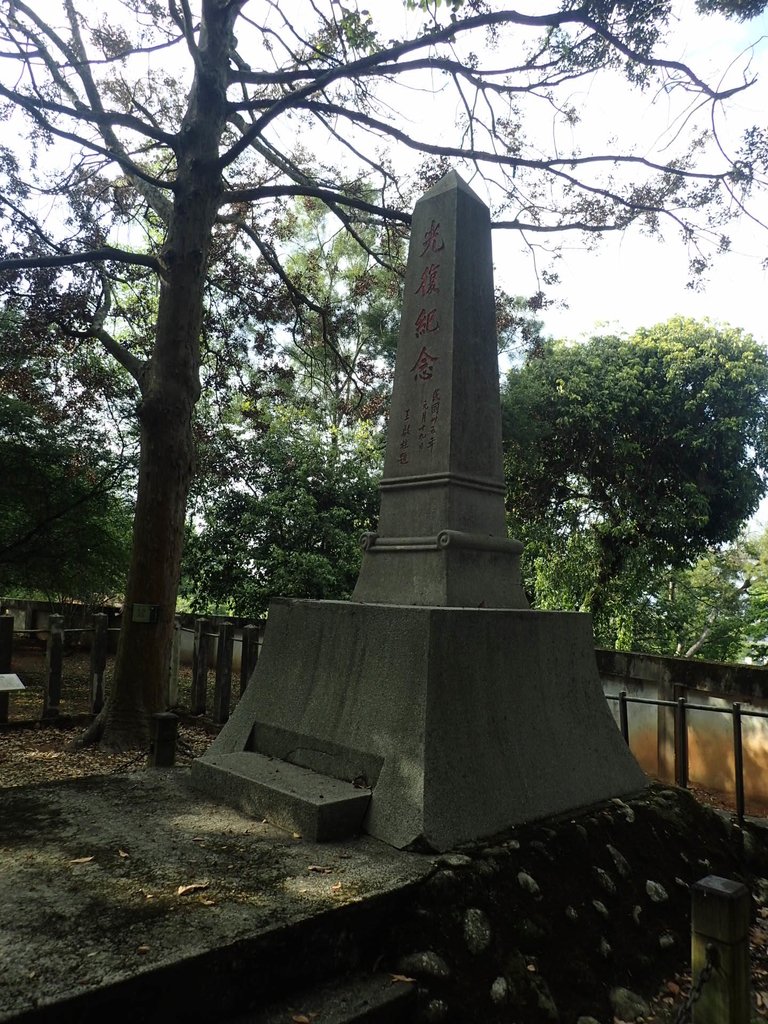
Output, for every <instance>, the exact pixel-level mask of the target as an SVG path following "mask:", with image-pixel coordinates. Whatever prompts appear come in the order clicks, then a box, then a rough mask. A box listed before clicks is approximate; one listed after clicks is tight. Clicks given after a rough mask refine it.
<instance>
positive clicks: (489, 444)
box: [352, 171, 528, 608]
mask: <svg viewBox="0 0 768 1024" xmlns="http://www.w3.org/2000/svg"><path fill="white" fill-rule="evenodd" d="M404 292H405V294H404V299H403V315H402V319H401V323H400V341H399V344H398V349H397V362H396V365H395V381H394V388H393V391H392V403H391V406H390V414H389V425H388V430H387V451H386V458H385V461H384V478H383V480H382V482H381V514H380V517H379V527H378V532H377V533H370V534H367V535H366V536H365V537H364V539H363V547H364V552H365V553H364V557H363V565H362V569H361V572H360V578H359V580H358V583H357V586H356V588H355V591H354V594H353V595H352V599H353V600H354V601H362V602H372V603H383V604H412V605H429V606H432V607H445V606H448V607H473V608H478V607H485V608H527V607H528V603H527V601H526V598H525V594H524V593H523V589H522V586H521V583H520V553H521V551H522V545H521V544H520V543H519V542H518V541H515V540H510V539H508V537H507V528H506V521H505V512H504V494H505V487H504V471H503V460H502V449H501V405H500V402H499V366H498V354H497V339H496V312H495V303H494V293H493V265H492V256H491V230H490V217H489V213H488V208H487V207H486V206H485V205H484V204H483V203H482V202H481V201H480V200H479V199H478V197H477V196H476V195H475V194H474V192H472V190H471V189H470V188H469V186H468V185H466V183H465V182H464V181H462V179H461V178H460V177H459V175H458V174H456V172H455V171H451V172H450V173H449V174H446V176H445V177H444V178H442V179H441V181H440V182H438V184H437V185H435V186H434V188H432V189H430V191H429V192H426V193H425V194H424V195H423V196H422V197H421V199H420V200H419V201H418V202H417V203H416V207H415V209H414V212H413V222H412V226H411V242H410V252H409V256H408V269H407V271H406V275H405V289H404Z"/></svg>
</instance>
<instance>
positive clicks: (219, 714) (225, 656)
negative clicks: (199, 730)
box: [213, 622, 235, 725]
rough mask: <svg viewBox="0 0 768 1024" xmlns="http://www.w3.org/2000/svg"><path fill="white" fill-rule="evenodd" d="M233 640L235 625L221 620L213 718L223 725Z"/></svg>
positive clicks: (227, 702)
mask: <svg viewBox="0 0 768 1024" xmlns="http://www.w3.org/2000/svg"><path fill="white" fill-rule="evenodd" d="M234 640H235V627H234V626H233V625H232V623H231V622H222V623H221V624H220V625H219V642H218V644H217V647H216V680H215V683H214V689H213V720H214V722H216V723H218V724H219V725H223V724H224V722H226V720H227V719H228V718H229V704H230V701H231V698H232V649H233V647H234Z"/></svg>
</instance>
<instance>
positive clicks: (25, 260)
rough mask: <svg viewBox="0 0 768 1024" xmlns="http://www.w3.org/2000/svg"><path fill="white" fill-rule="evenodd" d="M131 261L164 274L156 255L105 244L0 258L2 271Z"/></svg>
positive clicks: (0, 270)
mask: <svg viewBox="0 0 768 1024" xmlns="http://www.w3.org/2000/svg"><path fill="white" fill-rule="evenodd" d="M104 262H112V263H130V264H132V265H133V266H136V267H149V269H150V270H154V271H155V273H156V274H158V275H162V273H163V267H162V264H161V263H160V261H159V260H157V259H155V257H154V256H148V255H146V254H145V253H140V252H129V251H128V250H127V249H115V248H113V247H112V246H110V245H105V246H103V247H102V248H101V249H91V250H90V251H88V252H75V253H60V254H59V255H56V256H19V257H9V258H2V259H0V273H2V272H3V271H11V270H28V269H32V268H37V269H43V268H45V267H74V266H77V265H78V264H79V263H104Z"/></svg>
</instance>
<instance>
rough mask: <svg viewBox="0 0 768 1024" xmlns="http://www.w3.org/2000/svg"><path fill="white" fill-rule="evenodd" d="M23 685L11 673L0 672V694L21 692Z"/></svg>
mask: <svg viewBox="0 0 768 1024" xmlns="http://www.w3.org/2000/svg"><path fill="white" fill-rule="evenodd" d="M23 689H25V687H24V683H22V681H21V680H20V679H19V677H18V676H16V675H14V674H13V673H12V672H5V673H3V672H0V693H4V692H5V691H6V690H23Z"/></svg>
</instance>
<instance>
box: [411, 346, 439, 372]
mask: <svg viewBox="0 0 768 1024" xmlns="http://www.w3.org/2000/svg"><path fill="white" fill-rule="evenodd" d="M438 358H439V357H438V356H431V355H430V354H429V352H427V349H426V347H424V346H422V349H421V352H419V355H418V357H417V359H416V362H415V363H414V364H413V366H412V367H411V373H412V374H413V379H414V380H431V379H432V371H433V369H434V367H435V363H436V362H437V360H438Z"/></svg>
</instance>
